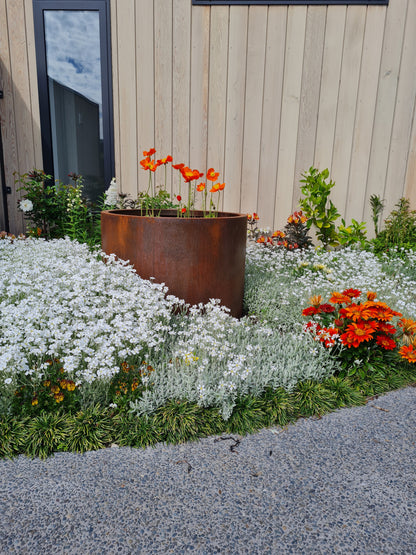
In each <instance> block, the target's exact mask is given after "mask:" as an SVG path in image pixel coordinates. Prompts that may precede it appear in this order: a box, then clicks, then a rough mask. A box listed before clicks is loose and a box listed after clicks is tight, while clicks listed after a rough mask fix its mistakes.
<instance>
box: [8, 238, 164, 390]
mask: <svg viewBox="0 0 416 555" xmlns="http://www.w3.org/2000/svg"><path fill="white" fill-rule="evenodd" d="M102 256H103V258H107V263H104V262H103V261H102V260H101V256H98V257H97V254H95V255H94V254H92V253H90V252H89V251H88V248H87V247H86V246H85V245H81V244H79V243H77V242H72V241H70V240H69V239H66V240H57V241H50V242H46V241H43V240H38V239H36V240H33V239H27V240H26V241H17V242H14V243H12V242H11V241H9V240H7V239H6V240H3V241H0V373H4V374H8V375H11V376H12V375H14V374H17V373H19V372H22V371H23V372H25V373H31V372H32V371H33V369H34V368H37V367H39V365H40V364H41V363H42V362H43V361H44V360H45V359H48V358H53V357H57V358H59V359H60V360H61V362H62V364H63V367H64V368H65V370H66V371H67V372H68V373H69V374H70V375H71V376H73V377H74V378H75V379H78V380H80V381H81V382H90V383H91V382H93V381H94V380H97V379H105V380H108V379H109V378H111V377H112V376H113V375H114V374H115V373H116V372H118V371H119V368H120V363H121V362H122V361H123V360H125V359H126V358H127V357H131V356H136V357H144V356H145V355H147V354H148V353H150V352H153V351H158V350H159V349H161V345H163V343H164V337H165V334H166V331H167V330H168V329H169V328H168V322H169V320H170V318H171V304H170V303H169V302H168V301H167V300H166V299H165V298H164V293H165V290H164V289H163V288H162V287H161V286H159V285H156V284H151V283H150V282H146V281H143V280H141V279H140V278H139V277H138V276H137V275H135V274H134V273H133V270H132V269H131V268H130V267H128V266H126V264H123V263H121V262H116V261H115V260H114V257H105V255H102Z"/></svg>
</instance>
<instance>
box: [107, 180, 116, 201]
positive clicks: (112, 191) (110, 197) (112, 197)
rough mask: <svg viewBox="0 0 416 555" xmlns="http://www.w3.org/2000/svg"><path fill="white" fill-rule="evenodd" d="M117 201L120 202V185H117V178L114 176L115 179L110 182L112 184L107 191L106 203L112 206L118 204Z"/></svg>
mask: <svg viewBox="0 0 416 555" xmlns="http://www.w3.org/2000/svg"><path fill="white" fill-rule="evenodd" d="M117 202H118V187H117V182H116V178H115V177H113V179H112V180H111V182H110V186H109V187H108V189H107V191H106V192H105V203H106V205H108V206H112V205H114V204H117Z"/></svg>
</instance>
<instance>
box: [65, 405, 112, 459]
mask: <svg viewBox="0 0 416 555" xmlns="http://www.w3.org/2000/svg"><path fill="white" fill-rule="evenodd" d="M68 425H69V431H68V436H67V437H66V438H65V442H64V445H65V451H73V452H78V453H84V452H85V451H94V450H96V449H101V448H103V447H106V446H107V445H109V444H110V443H112V440H113V426H114V422H113V419H112V417H111V415H110V413H109V412H108V411H107V410H103V409H101V407H100V406H99V405H97V406H95V407H91V408H88V409H85V410H84V411H81V412H79V413H77V414H76V415H74V416H72V417H71V418H70V419H69V420H68Z"/></svg>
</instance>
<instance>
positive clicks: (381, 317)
mask: <svg viewBox="0 0 416 555" xmlns="http://www.w3.org/2000/svg"><path fill="white" fill-rule="evenodd" d="M360 297H361V291H359V290H358V289H346V290H345V291H343V292H342V293H340V292H338V291H334V292H333V293H332V294H331V297H330V299H329V303H330V304H328V303H322V297H321V296H320V295H316V296H314V297H312V298H311V299H310V303H311V306H309V307H307V308H305V309H304V310H303V311H302V314H303V315H304V316H316V315H319V317H318V318H319V319H320V322H322V323H324V324H325V325H326V326H327V328H324V327H322V326H321V324H320V323H315V322H308V323H307V324H306V325H305V326H304V329H305V331H308V332H310V333H311V332H312V333H313V334H314V336H315V338H316V339H317V340H318V341H321V342H322V343H324V344H325V346H333V345H334V344H335V342H334V341H329V343H328V342H327V343H325V341H322V340H321V336H322V330H325V329H331V330H336V333H335V331H334V332H333V336H335V335H336V334H338V336H339V341H340V343H341V344H342V345H344V346H345V347H347V348H348V349H351V348H354V349H357V348H358V347H360V346H362V345H367V346H368V347H372V348H377V347H381V348H382V349H384V350H386V351H393V350H394V349H396V347H397V340H398V339H400V338H403V341H405V342H406V343H408V344H407V345H404V346H402V347H401V348H400V350H399V354H400V355H401V357H402V358H404V359H406V360H408V361H409V362H416V322H414V321H413V320H409V319H405V318H401V319H400V320H399V322H398V324H397V327H395V326H394V325H392V324H391V323H389V322H391V321H392V319H393V318H394V317H398V318H400V317H401V316H402V315H401V313H400V312H397V311H395V310H393V309H392V308H390V307H389V306H388V305H387V304H386V303H384V302H381V301H376V300H375V299H376V297H377V295H376V293H374V292H372V291H369V292H367V294H366V297H367V300H365V301H363V302H361V301H359V300H358V299H359V298H360ZM354 299H357V301H354ZM331 323H332V324H333V326H334V327H329V328H328V325H329V324H331ZM409 343H410V344H409Z"/></svg>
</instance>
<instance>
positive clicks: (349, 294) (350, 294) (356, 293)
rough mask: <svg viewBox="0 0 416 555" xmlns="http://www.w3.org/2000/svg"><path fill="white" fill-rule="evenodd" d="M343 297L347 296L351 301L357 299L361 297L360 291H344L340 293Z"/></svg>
mask: <svg viewBox="0 0 416 555" xmlns="http://www.w3.org/2000/svg"><path fill="white" fill-rule="evenodd" d="M342 294H343V295H347V297H351V298H352V299H353V298H355V297H359V296H360V295H361V291H359V290H358V289H346V290H345V291H343V292H342Z"/></svg>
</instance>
